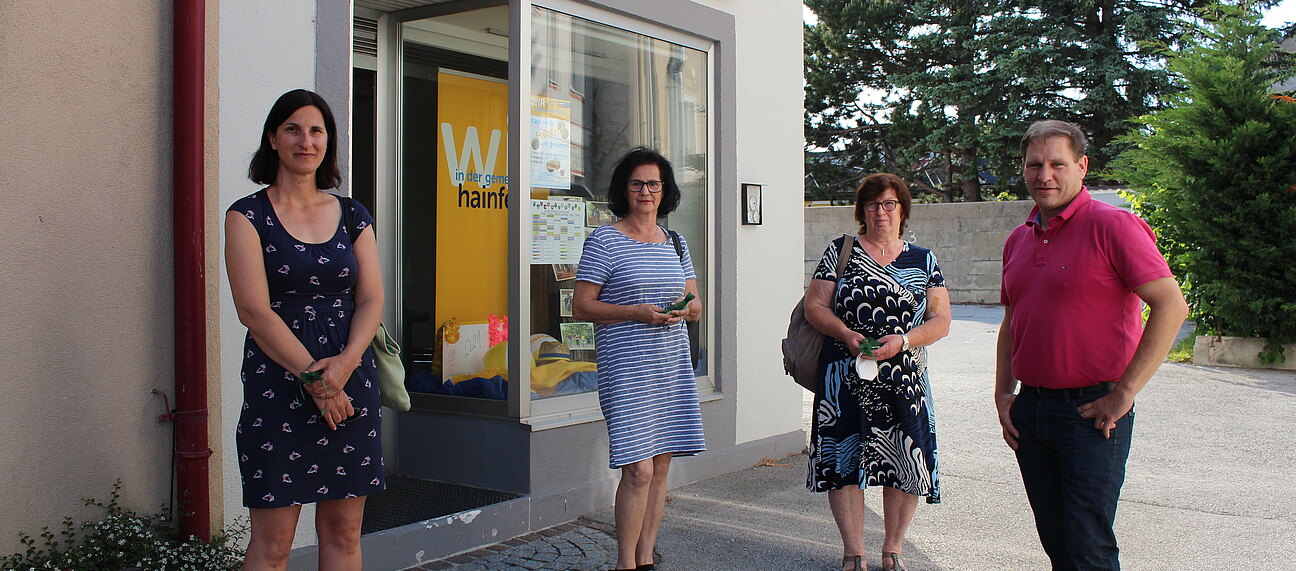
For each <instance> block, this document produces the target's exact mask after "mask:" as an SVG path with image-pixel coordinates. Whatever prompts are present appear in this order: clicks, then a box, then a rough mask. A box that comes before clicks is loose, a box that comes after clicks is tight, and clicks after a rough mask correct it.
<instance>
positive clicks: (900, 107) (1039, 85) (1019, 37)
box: [805, 0, 1206, 200]
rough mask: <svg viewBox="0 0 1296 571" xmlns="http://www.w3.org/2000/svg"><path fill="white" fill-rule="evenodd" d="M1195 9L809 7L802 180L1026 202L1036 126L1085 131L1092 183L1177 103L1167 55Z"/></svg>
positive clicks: (1179, 5) (848, 2) (1141, 1)
mask: <svg viewBox="0 0 1296 571" xmlns="http://www.w3.org/2000/svg"><path fill="white" fill-rule="evenodd" d="M1205 1H1206V0H1016V1H1012V0H991V1H988V2H963V1H955V0H914V1H912V2H900V1H897V0H806V5H807V6H808V7H809V8H810V9H811V10H812V11H813V12H814V13H815V15H816V16H817V18H818V22H817V23H815V24H810V25H807V26H806V27H805V49H806V54H805V60H806V66H805V75H806V102H805V107H806V145H807V151H808V153H807V157H808V158H807V161H808V162H809V163H813V166H812V168H811V169H810V172H812V173H813V176H814V179H815V181H817V182H818V184H819V185H820V186H828V187H831V186H833V185H842V186H848V187H849V186H852V183H853V182H854V180H856V179H857V177H858V176H859V175H861V174H867V172H870V171H876V170H888V171H893V172H897V173H900V174H901V176H903V177H905V178H906V180H909V181H910V182H911V184H912V185H913V186H915V187H916V188H917V189H918V190H920V191H922V190H925V191H929V192H933V193H936V194H939V195H941V196H942V197H943V198H944V199H945V200H953V199H961V200H979V199H980V197H981V186H982V184H983V183H984V182H987V181H986V180H985V179H987V178H988V179H990V180H993V179H994V177H993V175H994V174H997V175H998V176H999V178H1003V179H1005V180H1002V181H998V183H999V184H998V186H999V190H1000V191H1002V190H1005V189H1007V190H1011V191H1013V192H1015V193H1017V194H1018V195H1021V196H1024V188H1023V187H1022V185H1021V184H1020V181H1019V180H1018V179H1017V178H1016V175H1017V173H1018V172H1019V171H1020V157H1019V156H1018V149H1017V144H1018V139H1019V137H1020V136H1021V133H1022V132H1023V131H1024V130H1025V127H1026V126H1027V125H1028V124H1029V123H1031V122H1033V121H1036V120H1039V119H1044V118H1052V119H1062V120H1067V121H1072V122H1075V123H1077V124H1079V125H1081V126H1082V127H1083V128H1084V129H1085V131H1086V132H1087V133H1089V134H1090V136H1091V139H1092V143H1093V144H1092V145H1091V147H1090V149H1091V150H1090V161H1091V167H1092V168H1091V171H1098V172H1101V171H1102V169H1103V167H1104V165H1105V164H1106V162H1107V160H1108V158H1109V157H1110V156H1112V155H1113V154H1114V150H1115V146H1114V145H1113V144H1112V141H1113V139H1115V138H1116V136H1117V135H1119V134H1120V133H1122V132H1124V131H1125V130H1126V129H1127V125H1126V123H1125V122H1126V121H1127V120H1128V119H1130V118H1132V117H1136V116H1139V115H1142V114H1144V113H1147V112H1149V111H1151V110H1154V109H1156V108H1157V107H1158V106H1159V105H1160V103H1161V102H1162V101H1163V100H1164V98H1165V97H1166V96H1168V95H1170V94H1172V93H1174V92H1175V91H1177V87H1176V86H1175V85H1174V83H1173V82H1172V81H1171V77H1170V74H1169V73H1168V72H1167V71H1166V69H1165V67H1164V57H1165V55H1166V53H1167V52H1166V50H1167V49H1169V48H1172V47H1175V46H1177V45H1179V43H1180V39H1181V38H1182V34H1183V33H1184V30H1185V26H1186V24H1187V22H1188V21H1189V20H1191V17H1192V10H1193V9H1194V8H1198V7H1199V6H1200V5H1202V4H1204V3H1205ZM987 174H990V175H991V176H989V177H987V176H986V175H987Z"/></svg>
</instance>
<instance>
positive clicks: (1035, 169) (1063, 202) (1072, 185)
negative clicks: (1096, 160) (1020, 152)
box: [1022, 136, 1089, 221]
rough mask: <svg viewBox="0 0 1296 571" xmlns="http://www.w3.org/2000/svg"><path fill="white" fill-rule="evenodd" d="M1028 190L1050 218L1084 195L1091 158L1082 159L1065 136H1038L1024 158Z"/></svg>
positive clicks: (1024, 172) (1042, 215)
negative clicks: (1082, 193) (1077, 158)
mask: <svg viewBox="0 0 1296 571" xmlns="http://www.w3.org/2000/svg"><path fill="white" fill-rule="evenodd" d="M1022 166H1023V169H1022V174H1023V175H1025V177H1026V190H1028V191H1030V195H1031V198H1032V199H1034V200H1035V204H1036V205H1038V206H1039V209H1040V217H1041V218H1042V219H1044V220H1045V221H1047V220H1048V219H1049V218H1052V217H1054V216H1057V215H1058V214H1060V213H1061V212H1062V210H1064V209H1066V207H1067V205H1068V204H1070V203H1071V200H1072V199H1074V198H1075V197H1076V195H1078V194H1080V188H1081V187H1082V186H1084V177H1085V173H1088V172H1089V157H1085V156H1082V157H1080V159H1079V160H1076V158H1075V157H1074V156H1073V155H1072V154H1071V140H1070V139H1068V138H1067V137H1064V136H1056V137H1049V138H1047V139H1037V140H1035V141H1032V142H1031V143H1030V145H1029V146H1027V147H1026V157H1025V158H1024V159H1023V160H1022Z"/></svg>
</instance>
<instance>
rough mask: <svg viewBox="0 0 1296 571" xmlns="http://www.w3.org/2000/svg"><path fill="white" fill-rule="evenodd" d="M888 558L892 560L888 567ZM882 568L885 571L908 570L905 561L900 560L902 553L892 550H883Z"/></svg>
mask: <svg viewBox="0 0 1296 571" xmlns="http://www.w3.org/2000/svg"><path fill="white" fill-rule="evenodd" d="M887 559H890V560H891V566H890V567H887V566H886V563H887ZM882 569H883V571H907V570H906V569H905V566H904V563H901V562H900V554H899V553H894V552H891V551H883V552H882Z"/></svg>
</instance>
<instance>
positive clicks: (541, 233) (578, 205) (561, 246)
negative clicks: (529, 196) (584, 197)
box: [531, 200, 585, 264]
mask: <svg viewBox="0 0 1296 571" xmlns="http://www.w3.org/2000/svg"><path fill="white" fill-rule="evenodd" d="M584 246H585V203H584V202H577V201H571V200H532V201H531V263H532V264H575V263H579V262H580V256H581V248H583V247H584Z"/></svg>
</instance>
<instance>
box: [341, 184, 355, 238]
mask: <svg viewBox="0 0 1296 571" xmlns="http://www.w3.org/2000/svg"><path fill="white" fill-rule="evenodd" d="M338 198H339V199H340V200H341V201H342V224H344V225H345V226H346V233H347V237H348V238H350V239H351V243H352V244H354V243H355V241H356V235H355V208H354V207H352V206H351V197H350V196H339V197H338Z"/></svg>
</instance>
